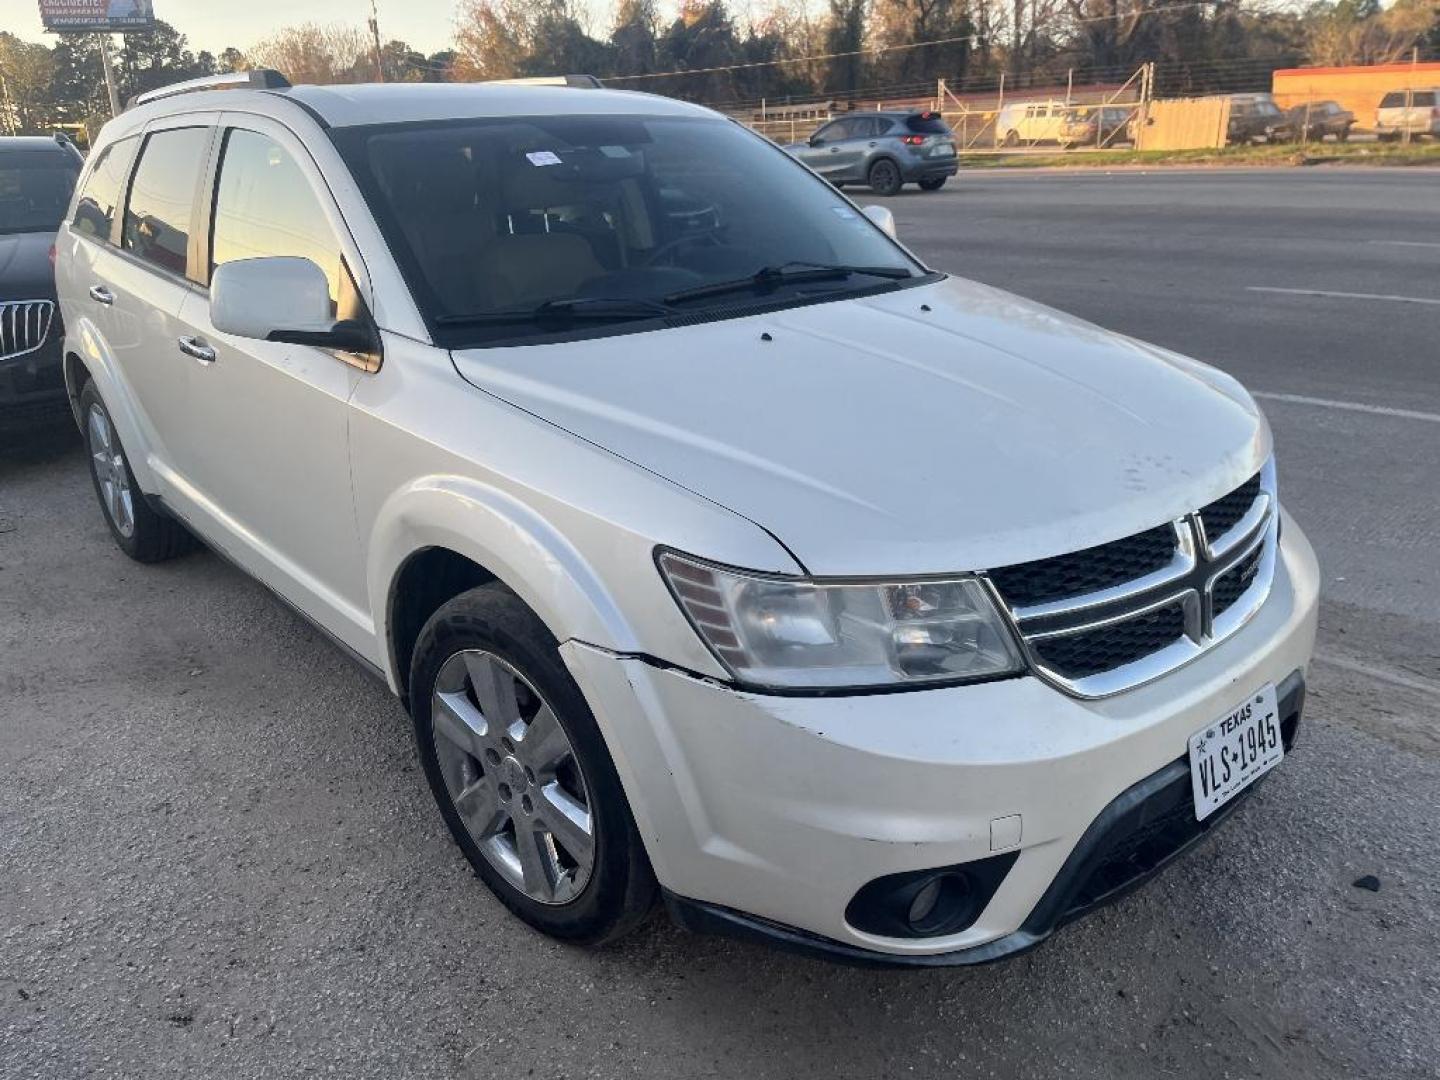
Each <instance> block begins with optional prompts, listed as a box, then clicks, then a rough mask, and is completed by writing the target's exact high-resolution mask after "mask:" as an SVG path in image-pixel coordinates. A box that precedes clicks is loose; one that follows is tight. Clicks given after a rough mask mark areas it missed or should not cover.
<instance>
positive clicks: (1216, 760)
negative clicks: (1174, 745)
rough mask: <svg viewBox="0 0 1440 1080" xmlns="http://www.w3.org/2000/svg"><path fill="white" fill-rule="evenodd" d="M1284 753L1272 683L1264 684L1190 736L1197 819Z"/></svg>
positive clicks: (1200, 819) (1215, 807)
mask: <svg viewBox="0 0 1440 1080" xmlns="http://www.w3.org/2000/svg"><path fill="white" fill-rule="evenodd" d="M1284 756H1285V744H1284V743H1283V742H1282V741H1281V739H1280V712H1279V709H1277V708H1276V704H1275V687H1274V686H1271V685H1266V686H1263V687H1261V688H1260V689H1259V690H1257V691H1255V693H1253V694H1251V695H1250V696H1249V697H1248V698H1246V699H1245V700H1244V701H1242V702H1241V703H1240V704H1239V705H1236V706H1235V707H1234V708H1233V709H1231V710H1230V711H1229V712H1228V713H1226V714H1225V715H1224V716H1222V717H1220V718H1219V719H1218V720H1216V721H1215V722H1214V723H1212V724H1210V725H1209V726H1208V727H1206V728H1204V729H1203V730H1201V731H1197V732H1196V733H1195V734H1194V735H1191V736H1190V783H1191V786H1192V787H1193V788H1194V791H1195V817H1196V819H1197V820H1199V821H1204V820H1205V819H1206V818H1207V817H1209V816H1210V815H1211V814H1213V813H1214V812H1215V811H1216V810H1218V809H1220V807H1222V806H1224V805H1225V804H1226V803H1227V802H1229V801H1230V800H1231V799H1233V798H1234V797H1235V796H1236V795H1238V794H1239V793H1240V792H1241V791H1243V790H1244V789H1245V788H1247V787H1249V786H1250V785H1251V784H1252V783H1254V782H1255V780H1256V779H1257V778H1259V777H1261V776H1263V775H1264V774H1265V773H1267V772H1269V771H1270V770H1271V769H1273V768H1274V767H1275V766H1276V765H1279V764H1280V761H1281V759H1282V758H1283V757H1284Z"/></svg>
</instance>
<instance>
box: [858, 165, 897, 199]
mask: <svg viewBox="0 0 1440 1080" xmlns="http://www.w3.org/2000/svg"><path fill="white" fill-rule="evenodd" d="M866 182H867V183H869V185H870V190H871V191H873V192H874V193H875V194H876V195H897V194H899V192H900V188H901V186H902V185H903V184H904V182H905V181H904V180H903V179H901V176H900V170H899V168H898V167H896V165H895V163H894V162H893V161H886V160H885V159H884V158H882V159H881V160H879V161H877V162H875V164H874V165H871V166H870V174H869V176H868V177H866Z"/></svg>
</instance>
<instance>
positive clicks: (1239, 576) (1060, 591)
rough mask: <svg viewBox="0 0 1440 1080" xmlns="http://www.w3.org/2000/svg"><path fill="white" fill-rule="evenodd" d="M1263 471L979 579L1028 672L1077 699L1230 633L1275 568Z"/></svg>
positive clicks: (1273, 522)
mask: <svg viewBox="0 0 1440 1080" xmlns="http://www.w3.org/2000/svg"><path fill="white" fill-rule="evenodd" d="M1278 538H1279V508H1278V505H1277V503H1276V501H1275V472H1274V466H1273V464H1272V463H1266V465H1265V467H1264V468H1263V469H1261V471H1260V472H1259V473H1257V474H1256V475H1255V476H1253V477H1251V478H1250V479H1249V480H1247V481H1246V482H1245V483H1243V484H1241V485H1240V486H1239V487H1237V488H1236V489H1234V490H1233V491H1231V492H1229V493H1227V494H1226V495H1224V496H1222V497H1221V498H1219V499H1216V500H1215V501H1214V502H1212V503H1210V504H1208V505H1206V506H1204V507H1202V508H1201V509H1200V510H1198V511H1196V512H1194V513H1190V514H1186V515H1185V516H1184V517H1182V518H1178V519H1176V520H1175V521H1172V522H1169V523H1168V524H1165V525H1162V526H1157V527H1156V528H1154V529H1149V530H1147V531H1145V532H1143V533H1137V534H1135V535H1134V536H1129V537H1125V538H1123V539H1121V540H1117V541H1114V542H1113V543H1110V544H1102V545H1099V546H1098V547H1093V548H1086V549H1084V550H1083V551H1078V552H1072V553H1070V554H1067V555H1060V556H1057V557H1055V558H1053V559H1040V560H1036V561H1034V562H1030V563H1022V564H1018V565H1016V566H1009V567H1001V568H1000V569H998V570H994V571H992V572H991V573H990V575H989V577H990V580H991V582H992V584H994V586H995V588H996V590H997V592H998V593H999V595H1000V597H1001V599H1002V600H1003V601H1004V602H1005V605H1006V607H1007V608H1008V609H1009V612H1010V615H1011V617H1012V618H1013V619H1014V621H1015V625H1016V627H1017V629H1018V630H1019V632H1020V637H1021V640H1022V642H1023V644H1024V647H1025V650H1026V652H1027V653H1028V655H1029V657H1030V661H1031V664H1032V666H1033V668H1034V670H1035V671H1036V673H1037V674H1038V675H1040V676H1041V677H1042V678H1044V679H1046V680H1047V681H1049V682H1051V683H1052V684H1054V685H1055V686H1058V687H1059V688H1060V689H1062V690H1064V691H1066V692H1067V693H1071V694H1074V695H1076V696H1078V697H1104V696H1106V695H1108V694H1115V693H1119V692H1120V691H1122V690H1128V689H1130V688H1131V687H1135V686H1139V685H1140V684H1142V683H1145V682H1149V681H1150V680H1151V679H1154V678H1158V677H1159V676H1161V675H1163V674H1165V673H1166V672H1167V671H1171V670H1173V669H1174V668H1177V667H1179V666H1180V665H1182V664H1184V663H1187V662H1188V661H1190V660H1192V659H1194V658H1195V657H1196V656H1198V655H1199V654H1200V653H1202V652H1204V651H1205V650H1206V649H1208V648H1210V647H1211V646H1212V645H1214V644H1215V643H1216V642H1217V641H1220V640H1221V639H1223V638H1225V637H1228V636H1229V635H1230V634H1232V633H1234V632H1235V631H1236V630H1238V629H1239V628H1240V627H1241V626H1242V625H1243V624H1244V623H1245V622H1246V621H1247V620H1248V619H1249V618H1250V616H1251V615H1253V614H1254V613H1255V611H1256V610H1257V609H1258V608H1259V607H1260V604H1261V603H1262V602H1263V601H1264V599H1265V597H1266V595H1268V593H1269V591H1270V583H1271V580H1272V579H1273V577H1274V573H1275V549H1276V546H1277V542H1278Z"/></svg>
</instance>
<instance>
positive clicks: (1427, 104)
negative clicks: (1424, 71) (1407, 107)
mask: <svg viewBox="0 0 1440 1080" xmlns="http://www.w3.org/2000/svg"><path fill="white" fill-rule="evenodd" d="M1414 101H1415V105H1416V106H1417V107H1419V108H1424V109H1428V108H1432V107H1434V105H1435V91H1434V90H1416V91H1415V94H1414Z"/></svg>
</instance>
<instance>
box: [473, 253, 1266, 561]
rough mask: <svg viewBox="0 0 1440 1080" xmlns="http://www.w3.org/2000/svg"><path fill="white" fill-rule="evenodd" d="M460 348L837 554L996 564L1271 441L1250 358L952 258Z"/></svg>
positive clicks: (1121, 525) (1187, 487) (1072, 541)
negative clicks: (1045, 295)
mask: <svg viewBox="0 0 1440 1080" xmlns="http://www.w3.org/2000/svg"><path fill="white" fill-rule="evenodd" d="M927 308H928V310H927ZM762 333H764V334H768V335H769V336H770V339H771V340H768V341H766V340H763V339H762V337H761V335H762ZM454 359H455V363H456V366H457V368H458V369H459V371H460V374H461V375H462V376H463V377H464V378H465V379H466V380H468V381H469V382H471V383H473V384H474V385H476V386H478V387H480V388H482V389H484V390H486V391H489V392H490V393H493V394H495V395H497V396H499V397H501V398H503V399H505V400H507V401H510V402H512V403H513V404H515V405H517V406H519V407H520V408H523V409H525V410H527V411H529V412H531V413H534V414H536V415H538V416H540V417H542V418H544V419H545V420H548V421H550V422H551V423H553V424H556V425H558V426H559V427H562V428H564V429H566V430H568V431H570V432H572V433H574V434H576V435H578V436H580V437H582V438H585V439H587V440H589V441H591V442H594V443H596V444H598V445H600V446H602V447H604V448H606V449H608V450H610V451H611V452H613V453H615V454H618V455H620V456H622V457H624V458H628V459H629V460H630V461H633V462H635V463H636V464H638V465H640V466H643V467H644V468H646V469H648V470H650V471H652V472H655V473H658V474H660V475H661V476H664V477H666V478H668V479H669V480H671V481H673V482H674V483H676V484H679V485H681V486H683V487H685V488H688V489H690V490H692V491H694V492H696V493H698V494H700V495H702V496H704V497H705V498H708V499H711V500H713V501H715V502H717V503H720V504H722V505H724V506H726V507H729V508H730V509H731V510H734V511H735V512H736V513H739V514H742V515H744V516H745V517H747V518H749V519H750V520H752V521H754V522H755V523H756V524H758V525H761V526H763V527H764V528H765V529H767V530H769V531H770V532H771V533H773V534H774V535H775V536H776V537H778V538H779V539H780V540H781V541H782V542H783V543H784V544H785V545H786V546H787V547H789V548H790V550H791V551H792V552H793V553H794V555H795V556H796V557H797V558H798V559H799V560H800V561H801V563H802V564H803V565H804V566H805V567H806V569H807V570H808V571H809V572H810V573H812V574H817V575H851V574H853V575H879V574H922V573H945V572H954V571H960V570H978V569H984V568H988V567H992V566H1001V565H1005V564H1008V563H1015V562H1022V561H1025V560H1029V559H1033V558H1040V557H1044V556H1048V555H1055V554H1059V553H1061V552H1065V551H1073V550H1076V549H1078V548H1082V547H1087V546H1089V545H1092V544H1098V543H1103V542H1105V541H1108V540H1114V539H1117V538H1119V537H1122V536H1127V535H1129V534H1131V533H1135V532H1139V531H1141V530H1143V529H1147V528H1150V527H1152V526H1154V525H1157V524H1159V523H1161V522H1164V521H1166V520H1169V519H1171V518H1174V517H1178V516H1180V515H1181V514H1183V513H1185V512H1186V511H1189V510H1193V509H1196V508H1198V507H1200V506H1201V505H1203V504H1205V503H1206V502H1209V501H1210V500H1212V499H1214V498H1217V497H1218V496H1220V495H1222V494H1224V493H1225V492H1228V491H1230V490H1231V489H1233V488H1234V487H1237V486H1238V485H1239V484H1240V483H1241V482H1243V481H1244V480H1246V479H1248V478H1249V477H1250V476H1251V475H1253V474H1254V473H1255V472H1256V471H1257V470H1258V469H1259V467H1260V465H1261V463H1262V462H1263V461H1264V459H1265V457H1266V456H1267V455H1268V453H1269V448H1270V433H1269V429H1268V427H1267V426H1266V424H1265V421H1264V418H1263V417H1262V416H1261V414H1260V413H1259V411H1258V409H1257V408H1256V407H1255V404H1254V402H1253V401H1252V400H1251V399H1250V397H1249V395H1247V394H1246V393H1245V392H1244V390H1242V389H1241V388H1240V386H1239V384H1238V383H1236V382H1235V381H1234V380H1233V379H1231V378H1229V377H1228V376H1226V375H1223V374H1221V373H1220V372H1218V371H1215V370H1214V369H1212V368H1208V367H1206V366H1204V365H1202V364H1198V363H1196V362H1195V361H1192V360H1187V359H1185V358H1184V357H1180V356H1178V355H1176V354H1173V353H1169V352H1166V351H1164V350H1162V349H1158V348H1155V347H1152V346H1148V345H1144V344H1141V343H1139V342H1136V341H1133V340H1131V339H1128V338H1125V337H1121V336H1119V335H1116V334H1113V333H1110V332H1108V331H1105V330H1102V329H1100V328H1099V327H1096V326H1092V325H1090V324H1088V323H1085V322H1082V321H1080V320H1078V319H1074V318H1071V317H1070V316H1067V315H1064V314H1062V313H1060V312H1058V311H1054V310H1052V309H1050V308H1046V307H1043V306H1041V305H1038V304H1034V303H1031V302H1029V301H1026V300H1022V299H1020V298H1019V297H1016V296H1013V295H1011V294H1009V293H1005V292H1002V291H1000V290H998V289H992V288H990V287H988V286H984V285H979V284H976V283H974V282H969V281H963V280H958V279H953V278H950V279H946V280H943V281H940V282H936V283H934V284H929V285H923V286H917V287H912V288H908V289H901V290H897V291H895V292H891V293H888V294H883V295H880V296H877V297H871V298H867V299H852V300H845V301H837V302H833V303H824V304H815V305H811V306H807V307H800V308H792V309H790V310H787V311H782V312H778V313H771V314H766V315H760V316H751V317H746V318H741V319H732V320H727V321H721V322H713V323H703V324H700V325H698V326H690V327H678V328H671V329H664V330H659V331H654V332H648V333H640V334H624V335H617V336H612V337H602V338H597V339H592V340H589V341H586V342H583V343H580V344H575V343H570V344H552V345H533V346H521V347H513V348H490V349H476V350H470V351H459V352H456V353H455V354H454ZM693 554H696V555H700V556H710V557H712V558H721V557H723V553H717V552H703V551H701V552H694V553H693Z"/></svg>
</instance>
